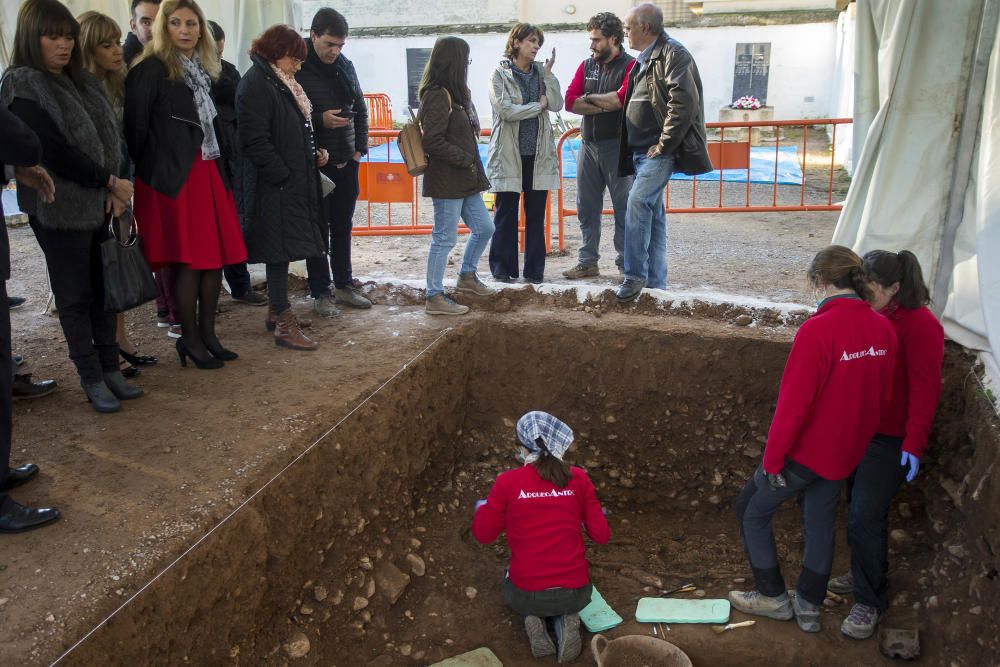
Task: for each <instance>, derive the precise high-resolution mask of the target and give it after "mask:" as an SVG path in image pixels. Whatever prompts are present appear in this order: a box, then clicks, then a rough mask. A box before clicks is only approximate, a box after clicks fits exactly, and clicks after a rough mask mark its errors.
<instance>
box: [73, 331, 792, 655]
mask: <svg viewBox="0 0 1000 667" xmlns="http://www.w3.org/2000/svg"><path fill="white" fill-rule="evenodd" d="M594 322H595V323H594V325H593V326H584V327H576V326H567V325H565V324H563V325H556V324H553V323H548V322H544V321H540V322H539V323H537V324H536V325H532V326H520V327H515V328H512V327H507V326H504V325H501V324H498V323H496V322H490V321H481V322H477V323H472V324H470V325H467V326H465V327H463V328H461V329H459V330H457V331H454V332H453V333H452V334H450V335H449V336H448V337H447V338H445V339H443V340H442V341H440V342H439V343H438V344H437V346H436V347H435V349H433V350H431V351H430V352H429V353H428V354H427V356H426V357H425V358H424V359H421V360H420V361H419V362H418V363H414V364H412V365H411V366H410V367H409V368H407V369H406V370H405V371H404V372H403V373H402V374H401V375H400V376H399V377H397V378H396V379H395V380H394V381H393V382H392V383H390V384H389V385H388V386H386V387H385V388H384V389H383V390H382V391H381V392H379V393H378V394H377V395H376V397H375V398H373V399H372V400H371V401H369V402H368V403H366V404H365V405H364V406H363V407H362V408H360V409H359V410H358V411H357V412H356V413H355V414H354V415H352V416H351V417H350V418H348V419H347V420H346V421H345V422H344V424H343V425H342V426H341V427H340V428H339V429H338V430H337V431H336V433H335V434H334V435H333V436H331V437H330V438H329V439H328V440H327V441H324V443H323V444H322V445H320V446H319V447H316V448H315V449H313V450H312V451H310V452H309V453H308V454H306V455H305V457H304V458H303V459H302V460H301V461H299V462H298V463H297V464H296V465H295V466H294V467H293V468H292V469H291V470H289V471H288V472H287V473H286V474H284V475H282V476H281V477H279V478H278V479H277V480H275V481H274V482H273V483H271V484H270V485H269V486H268V487H267V488H266V489H265V490H264V491H263V492H262V493H260V494H259V495H258V496H257V497H256V498H254V499H253V500H252V501H251V502H250V503H249V504H248V505H247V506H246V507H244V508H243V509H242V510H241V511H239V512H237V513H236V515H235V516H234V517H233V518H232V519H231V520H230V521H228V522H227V523H226V524H224V525H222V526H221V527H220V528H219V529H218V530H216V531H215V532H214V533H212V534H211V535H210V536H209V537H207V538H206V539H205V540H204V542H203V543H202V544H200V545H199V546H198V547H197V548H196V549H194V550H193V551H192V552H191V553H190V554H188V555H187V556H186V557H185V558H183V559H182V561H181V562H180V563H179V564H178V565H177V566H176V567H174V568H172V569H170V570H169V571H168V572H167V573H166V574H164V575H163V576H162V577H161V578H159V579H158V580H157V581H156V582H154V583H153V584H152V585H151V586H150V587H149V588H148V589H147V590H145V591H144V592H143V593H142V594H141V595H140V596H139V597H138V598H137V599H136V600H135V601H134V602H133V603H132V604H130V605H129V606H127V607H126V608H125V609H124V610H122V611H121V612H120V613H118V614H117V615H115V616H114V618H113V619H112V620H111V621H110V622H109V623H107V624H106V625H105V626H103V627H102V628H101V629H100V630H98V631H97V632H96V633H95V634H94V635H93V636H92V637H91V638H90V639H89V640H88V641H87V642H85V643H84V644H83V645H82V646H80V647H79V648H78V649H76V650H75V651H74V652H73V653H72V654H71V656H70V657H69V658H68V660H67V663H66V664H109V663H111V664H148V665H156V664H177V663H178V662H184V663H189V664H214V663H218V662H220V661H225V662H232V663H233V664H259V663H260V662H271V661H276V662H280V661H281V660H283V659H285V657H286V654H287V653H288V648H287V644H288V643H289V641H293V642H294V639H295V638H296V637H297V634H296V633H297V631H299V630H305V631H306V634H307V636H308V637H309V641H310V642H311V645H312V646H313V647H314V649H315V648H317V647H319V646H323V645H325V644H327V641H326V640H325V639H324V634H327V633H329V634H331V635H332V636H331V637H329V639H330V646H328V648H332V647H333V646H336V647H337V649H336V650H335V651H334V652H325V653H324V652H322V651H319V650H312V651H311V653H310V655H309V658H313V659H317V660H319V659H320V658H319V657H320V656H325V660H326V661H327V662H324V664H329V662H328V661H329V660H330V659H336V660H337V662H338V663H339V664H363V662H364V661H365V660H367V659H368V658H369V657H370V656H361V655H358V656H355V658H353V659H352V658H351V653H350V648H349V646H348V645H345V644H343V642H344V641H350V640H352V639H354V640H361V639H363V638H364V637H365V635H366V634H367V630H366V626H368V625H369V622H370V620H371V618H373V617H375V616H378V615H379V614H380V613H381V612H382V611H383V610H384V609H386V608H388V606H389V601H388V599H386V598H385V594H383V590H384V589H383V586H381V585H380V586H379V594H377V595H375V596H374V597H372V598H371V599H370V600H368V601H367V602H365V603H362V602H361V601H360V599H359V598H361V597H365V596H364V589H363V588H361V589H360V590H359V585H361V584H362V583H363V582H364V581H366V578H365V575H366V574H367V575H368V577H367V580H369V581H376V580H385V579H386V578H387V577H388V578H391V577H392V576H394V575H395V571H390V572H389V573H388V574H386V573H385V572H382V573H381V575H380V573H379V572H378V564H379V563H382V562H386V563H394V564H396V565H398V566H399V568H400V569H405V563H406V560H405V558H406V555H407V554H408V553H411V552H414V547H413V540H414V539H415V538H416V539H419V537H418V536H419V533H418V532H414V525H415V523H419V522H420V521H421V520H422V517H421V516H420V515H419V514H418V511H420V512H423V511H424V509H425V508H423V507H420V504H421V503H420V499H421V496H422V495H424V492H425V491H426V489H425V488H422V487H421V486H420V485H421V484H425V485H426V484H430V483H434V482H433V481H431V480H439V479H442V477H443V476H446V475H447V473H448V471H449V470H450V469H451V468H452V467H453V465H454V463H455V461H456V460H457V457H458V456H460V455H461V454H462V453H461V452H459V451H457V450H456V449H455V448H453V447H451V445H452V444H453V443H454V442H455V440H456V437H457V436H458V435H459V434H461V432H462V429H463V428H469V427H475V426H476V425H477V424H488V423H493V424H494V425H495V421H494V420H504V419H506V420H507V421H508V423H509V424H511V429H510V434H511V435H510V438H511V441H513V428H512V421H511V420H512V419H514V418H516V417H517V416H518V415H520V414H521V413H523V412H524V411H526V410H528V409H539V408H541V409H548V410H551V411H553V412H555V413H557V414H573V415H583V423H582V424H581V425H579V426H577V429H578V431H580V432H581V437H586V438H591V439H593V440H594V441H595V442H603V443H614V442H615V438H616V434H615V433H614V431H615V428H614V424H613V423H612V422H611V421H610V420H611V419H618V420H621V422H622V424H624V425H626V426H629V425H631V426H634V425H636V424H641V433H642V436H643V439H645V438H646V437H649V438H653V439H658V441H664V442H666V443H668V444H670V445H672V446H673V447H676V448H677V449H680V450H683V449H684V448H686V447H691V446H695V447H698V448H699V449H702V450H704V451H715V450H716V449H721V443H722V442H723V439H726V440H728V439H730V438H736V439H737V440H740V441H745V442H746V443H747V447H748V448H749V449H750V455H759V452H760V447H761V445H760V443H759V442H758V441H757V440H756V439H755V437H756V436H759V435H760V434H761V433H765V432H766V430H765V429H766V415H767V413H768V412H769V411H770V410H771V409H772V408H773V401H774V397H775V395H776V379H777V378H778V377H779V376H780V371H781V367H782V365H783V363H784V357H785V355H786V354H787V339H785V338H783V337H780V336H779V337H776V340H775V341H767V340H763V339H761V338H757V339H754V338H733V337H732V336H731V334H732V330H730V331H729V333H728V334H726V333H723V332H722V331H721V328H720V327H709V328H710V329H712V328H715V329H719V331H717V332H716V333H714V334H712V333H709V332H708V331H706V330H705V327H704V326H701V325H695V324H690V323H685V324H683V325H682V328H683V329H682V330H681V331H680V332H676V331H673V332H670V333H664V332H656V331H655V330H642V329H640V330H637V335H629V336H627V337H623V335H622V331H621V329H620V323H618V324H616V323H613V322H609V321H607V320H604V321H597V320H595V321H594ZM738 378H743V379H744V380H743V381H741V383H740V384H741V387H740V388H739V389H737V388H736V387H735V386H733V385H735V384H736V379H738ZM636 388H641V389H642V391H641V393H638V394H637V393H636V391H635V390H636ZM709 396H711V397H712V400H713V401H715V402H716V403H718V402H719V401H724V402H726V403H731V405H730V406H728V407H720V408H719V409H727V410H734V411H739V412H741V413H744V414H745V415H747V417H746V419H745V420H744V421H743V422H740V420H737V421H738V422H740V423H743V424H744V425H743V427H742V428H743V429H744V430H745V433H740V434H733V433H731V432H724V433H716V432H705V431H703V430H702V429H699V428H698V422H699V421H702V420H704V419H705V416H706V415H705V407H706V397H709ZM668 405H669V406H672V407H667V406H668ZM656 414H660V415H661V417H659V418H657V417H655V416H654V418H653V419H649V416H650V415H656ZM587 415H590V418H589V421H588V417H587ZM609 416H610V417H609ZM334 417H335V416H333V415H331V423H332V422H333V421H335V419H334ZM632 422H634V424H633V423H632ZM326 427H328V424H324V425H317V428H316V429H315V430H314V432H313V433H311V434H310V441H311V439H312V438H315V437H317V436H319V435H320V434H321V433H322V431H323V429H324V428H326ZM654 429H656V430H657V433H656V434H653V433H652V431H653V430H654ZM688 431H690V433H691V435H690V436H688V435H686V433H687V432H688ZM629 449H630V451H631V452H632V456H635V448H634V447H629ZM675 451H676V450H675ZM737 456H738V455H737ZM745 460H746V462H747V464H749V463H750V458H747V459H745ZM663 463H664V465H667V462H666V461H664V462H663ZM688 483H690V484H692V485H694V486H697V485H700V484H702V483H704V480H688ZM426 520H427V521H430V520H432V519H431V517H426ZM397 528H403V529H402V530H398V529H397ZM418 553H419V552H418ZM365 556H367V557H368V559H369V560H368V562H367V563H365V564H364V566H363V567H361V568H360V572H359V559H360V558H363V557H365ZM369 565H370V566H371V567H372V568H373V570H367V569H366V568H367V567H369ZM376 575H380V576H376ZM359 577H360V579H359ZM318 578H321V579H322V580H323V581H325V582H335V583H333V584H327V586H326V587H325V588H328V589H329V590H325V595H324V596H323V597H324V599H323V600H321V601H320V600H314V598H315V597H317V594H316V593H315V591H314V590H313V589H314V587H315V586H314V584H315V581H314V580H315V579H318ZM379 583H380V584H381V583H382V581H379ZM359 592H360V595H359V594H358V593H359ZM310 600H311V601H313V606H314V607H315V609H314V610H312V611H313V613H311V614H309V618H304V617H303V615H302V613H301V612H302V605H303V603H304V601H307V602H308V601H310ZM362 605H363V606H362ZM334 656H337V657H336V658H334ZM341 660H343V662H340V661H341ZM320 662H323V660H320Z"/></svg>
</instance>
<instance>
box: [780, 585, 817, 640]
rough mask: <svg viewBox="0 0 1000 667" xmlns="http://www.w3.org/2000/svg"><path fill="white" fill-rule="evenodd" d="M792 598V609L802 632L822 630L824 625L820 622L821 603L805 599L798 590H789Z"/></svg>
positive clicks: (789, 595)
mask: <svg viewBox="0 0 1000 667" xmlns="http://www.w3.org/2000/svg"><path fill="white" fill-rule="evenodd" d="M788 597H790V598H791V599H792V609H793V610H794V612H795V622H796V623H798V624H799V629H800V630H802V632H820V631H822V630H823V626H822V625H821V624H820V622H819V605H818V604H813V603H812V602H809V601H808V600H804V599H803V598H802V596H801V595H799V594H798V593H797V592H796V591H788Z"/></svg>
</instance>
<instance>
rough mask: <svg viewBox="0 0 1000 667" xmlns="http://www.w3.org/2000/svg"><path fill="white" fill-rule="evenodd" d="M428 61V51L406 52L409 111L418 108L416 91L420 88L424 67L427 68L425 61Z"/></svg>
mask: <svg viewBox="0 0 1000 667" xmlns="http://www.w3.org/2000/svg"><path fill="white" fill-rule="evenodd" d="M430 59H431V50H430V49H407V50H406V89H407V96H408V97H407V99H408V104H409V105H410V108H411V109H416V108H417V107H419V106H420V98H419V97H417V89H418V88H420V77H422V76H423V75H424V67H426V66H427V61H428V60H430Z"/></svg>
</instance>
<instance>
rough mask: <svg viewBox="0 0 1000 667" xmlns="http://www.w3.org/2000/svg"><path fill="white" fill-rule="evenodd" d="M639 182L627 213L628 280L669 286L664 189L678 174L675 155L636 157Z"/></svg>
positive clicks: (660, 287)
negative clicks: (676, 172) (675, 172)
mask: <svg viewBox="0 0 1000 667" xmlns="http://www.w3.org/2000/svg"><path fill="white" fill-rule="evenodd" d="M632 162H633V164H635V182H634V183H632V189H631V190H629V193H628V210H627V211H626V213H625V277H626V278H628V279H631V280H641V281H643V282H644V283H645V284H646V286H647V287H653V288H656V289H663V288H665V287H666V286H667V211H666V208H664V205H663V190H664V189H665V188H666V187H667V181H669V180H670V176H671V174H673V173H674V156H673V155H659V156H657V157H654V158H648V157H646V153H645V152H637V153H633V154H632Z"/></svg>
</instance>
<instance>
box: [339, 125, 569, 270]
mask: <svg viewBox="0 0 1000 667" xmlns="http://www.w3.org/2000/svg"><path fill="white" fill-rule="evenodd" d="M490 134H491V131H490V130H489V129H485V130H482V131H481V132H480V136H483V137H489V136H490ZM398 135H399V130H374V129H370V130H369V131H368V136H369V137H370V139H369V145H370V146H371V148H369V151H368V160H369V161H366V162H362V163H361V165H360V169H359V171H358V182H359V186H360V194H359V195H358V199H359V200H365V201H366V202H367V224H366V225H363V226H362V225H357V224H355V226H354V231H353V234H354V235H355V236H412V235H418V234H430V233H431V230H432V229H433V228H434V225H433V224H429V223H421V222H420V199H421V197H420V185H421V178H422V177H420V176H417V177H413V176H410V175H409V174H408V173H407V172H406V166H405V165H403V164H400V163H398V162H389V155H390V152H389V148H390V143H391V142H393V141H394V140H395V138H396V137H397V136H398ZM376 140H378V141H380V142H381V143H380V144H379V145H377V146H375V145H374V144H373V142H374V141H376ZM383 155H384V156H385V162H381V161H380V158H381V156H383ZM372 204H376V205H382V204H384V205H385V206H386V208H385V220H386V221H385V223H381V222H375V223H373V222H372ZM393 204H396V205H397V206H396V208H397V210H398V209H399V205H400V204H403V205H407V206H409V210H410V221H409V223H397V224H393V221H392V205H393ZM376 216H378V217H381V215H380V211H378V210H376ZM517 228H518V232H519V235H520V239H521V250H524V206H523V203H522V206H521V215H520V220H519V221H518V226H517ZM458 231H459V233H460V234H468V233H469V229H468V227H466V226H465V225H459V227H458ZM551 239H552V197H551V195H550V196H549V198H548V201H547V202H546V206H545V251H546V252H549V251H551V250H552V240H551ZM562 248H563V239H562V235H561V234H560V238H559V249H560V250H562Z"/></svg>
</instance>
